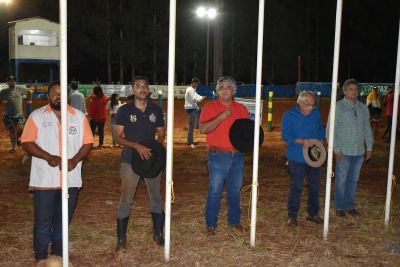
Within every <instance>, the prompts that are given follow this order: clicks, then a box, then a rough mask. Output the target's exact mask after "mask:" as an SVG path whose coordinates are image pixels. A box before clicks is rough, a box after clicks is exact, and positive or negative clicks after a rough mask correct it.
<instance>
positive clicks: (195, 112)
mask: <svg viewBox="0 0 400 267" xmlns="http://www.w3.org/2000/svg"><path fill="white" fill-rule="evenodd" d="M186 112H188V117H189V125H188V135H187V143H188V144H189V145H190V144H193V131H194V128H196V129H199V118H200V112H201V110H200V109H187V110H186Z"/></svg>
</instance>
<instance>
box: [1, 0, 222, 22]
mask: <svg viewBox="0 0 400 267" xmlns="http://www.w3.org/2000/svg"><path fill="white" fill-rule="evenodd" d="M0 1H1V0H0ZM196 14H197V16H198V17H199V18H204V17H206V16H207V18H208V19H213V18H215V17H216V16H217V10H216V9H215V8H208V9H206V8H205V7H199V8H197V10H196Z"/></svg>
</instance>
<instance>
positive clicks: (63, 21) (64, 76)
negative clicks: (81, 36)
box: [60, 0, 69, 266]
mask: <svg viewBox="0 0 400 267" xmlns="http://www.w3.org/2000/svg"><path fill="white" fill-rule="evenodd" d="M60 33H61V34H60V49H61V51H60V52H61V60H60V61H61V62H60V76H61V79H60V85H61V130H62V131H61V150H62V154H61V166H62V173H61V175H62V189H61V190H62V194H61V198H62V229H63V230H62V237H63V266H68V262H69V253H68V197H69V196H68V156H67V155H68V154H67V97H68V95H67V84H68V70H67V0H60Z"/></svg>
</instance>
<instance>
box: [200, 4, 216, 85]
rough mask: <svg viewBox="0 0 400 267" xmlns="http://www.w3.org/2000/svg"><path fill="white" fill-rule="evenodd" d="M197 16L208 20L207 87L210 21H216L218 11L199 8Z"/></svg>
mask: <svg viewBox="0 0 400 267" xmlns="http://www.w3.org/2000/svg"><path fill="white" fill-rule="evenodd" d="M196 14H197V16H198V17H199V18H206V19H207V55H206V79H205V81H206V86H207V85H208V73H209V70H208V66H209V64H208V62H209V57H210V20H212V19H214V18H215V17H216V16H217V10H216V9H215V8H212V7H211V8H205V7H199V8H197V10H196Z"/></svg>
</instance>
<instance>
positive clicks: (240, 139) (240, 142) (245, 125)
mask: <svg viewBox="0 0 400 267" xmlns="http://www.w3.org/2000/svg"><path fill="white" fill-rule="evenodd" d="M229 140H230V141H231V144H232V145H233V147H234V148H235V149H236V150H238V151H240V152H251V151H253V148H254V121H253V120H251V119H237V120H236V121H235V122H234V123H233V124H232V126H231V128H230V129H229ZM259 140H260V143H259V144H260V146H261V145H262V143H263V142H264V131H263V129H262V127H261V126H260V139H259Z"/></svg>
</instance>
